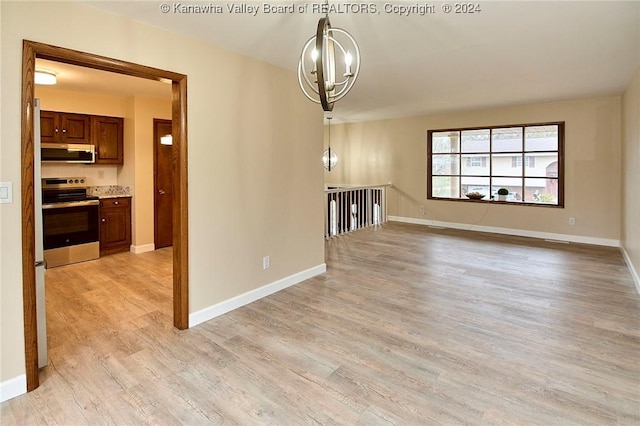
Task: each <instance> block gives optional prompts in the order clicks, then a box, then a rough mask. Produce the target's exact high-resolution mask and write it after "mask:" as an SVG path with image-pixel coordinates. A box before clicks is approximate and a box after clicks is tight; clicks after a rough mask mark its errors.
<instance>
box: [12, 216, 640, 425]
mask: <svg viewBox="0 0 640 426" xmlns="http://www.w3.org/2000/svg"><path fill="white" fill-rule="evenodd" d="M326 247H327V249H326V253H327V265H328V272H327V273H326V274H324V275H322V276H319V277H315V278H313V279H310V280H307V281H305V282H303V283H300V284H298V285H296V286H294V287H290V288H288V289H286V290H283V291H281V292H278V293H276V294H274V295H272V296H269V297H267V298H264V299H262V300H260V301H257V302H255V303H252V304H250V305H248V306H245V307H243V308H240V309H237V310H235V311H233V312H231V313H229V314H226V315H223V316H221V317H218V318H216V319H214V320H211V321H208V322H206V323H204V324H201V325H199V326H197V327H194V328H192V329H190V330H187V331H178V330H176V329H174V328H173V327H172V320H171V299H170V297H171V288H170V285H171V267H170V262H171V260H170V259H171V252H170V249H163V250H159V251H157V252H153V253H144V254H140V255H133V254H130V253H123V254H118V255H114V256H110V257H105V258H103V259H100V260H98V261H92V262H86V263H83V264H78V265H72V266H66V267H61V268H57V269H54V270H51V271H49V272H48V274H47V291H48V294H47V309H48V321H49V322H48V327H49V346H50V352H49V354H50V359H51V361H50V365H49V367H47V368H46V369H44V370H43V371H42V372H41V374H42V385H41V386H40V388H39V389H37V390H36V391H34V392H31V393H29V394H27V395H23V396H20V397H17V398H14V399H12V400H10V401H6V402H4V403H3V404H2V406H1V411H2V418H1V420H2V422H1V423H2V425H3V426H5V425H12V424H60V425H76V424H119V425H120V424H146V423H155V424H192V425H198V424H210V423H213V424H243V425H253V424H260V423H269V424H283V425H299V424H365V425H374V424H375V425H378V424H407V425H417V424H421V425H422V424H447V425H448V424H476V425H505V424H525V425H527V424H536V425H586V424H597V425H600V424H602V425H610V424H621V425H638V424H640V297H639V296H638V294H637V292H636V289H635V287H634V284H633V281H632V278H631V276H630V274H629V271H628V270H627V268H626V266H625V264H624V261H623V259H622V257H621V254H620V252H619V251H618V250H617V249H613V248H603V247H593V246H585V245H577V244H571V245H564V244H555V243H547V242H543V241H539V240H531V239H526V238H518V237H506V236H499V235H492V234H484V233H467V232H463V231H453V230H437V229H431V228H428V227H423V226H417V225H404V224H396V223H389V224H386V225H384V226H383V227H378V228H370V229H365V230H361V231H358V232H355V233H353V234H349V235H346V236H342V237H339V238H335V239H332V240H330V241H329V242H327V246H326ZM229 285H233V283H229Z"/></svg>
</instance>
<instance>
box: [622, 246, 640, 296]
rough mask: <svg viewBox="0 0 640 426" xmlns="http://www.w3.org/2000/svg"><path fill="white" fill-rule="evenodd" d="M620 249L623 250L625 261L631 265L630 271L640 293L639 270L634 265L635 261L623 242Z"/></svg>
mask: <svg viewBox="0 0 640 426" xmlns="http://www.w3.org/2000/svg"><path fill="white" fill-rule="evenodd" d="M620 251H621V252H622V256H623V257H624V261H625V262H626V263H627V266H628V267H629V272H631V277H632V278H633V282H634V284H635V285H636V290H638V294H640V277H639V276H638V271H636V268H635V267H634V266H633V262H631V258H630V257H629V253H627V250H625V248H624V246H623V245H622V244H621V245H620Z"/></svg>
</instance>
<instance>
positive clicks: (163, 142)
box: [160, 135, 173, 145]
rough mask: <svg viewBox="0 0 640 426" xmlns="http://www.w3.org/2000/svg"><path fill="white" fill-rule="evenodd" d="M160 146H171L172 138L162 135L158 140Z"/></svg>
mask: <svg viewBox="0 0 640 426" xmlns="http://www.w3.org/2000/svg"><path fill="white" fill-rule="evenodd" d="M160 144H161V145H173V136H171V135H164V136H162V137H161V138H160Z"/></svg>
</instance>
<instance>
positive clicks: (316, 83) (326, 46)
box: [298, 15, 360, 111]
mask: <svg viewBox="0 0 640 426" xmlns="http://www.w3.org/2000/svg"><path fill="white" fill-rule="evenodd" d="M339 65H342V66H344V68H343V69H344V73H343V74H342V78H337V73H338V71H337V68H338V66H339ZM359 72H360V49H359V48H358V44H357V43H356V41H355V39H354V38H353V37H352V36H351V34H349V33H348V32H346V31H345V30H342V29H340V28H331V23H330V22H329V16H328V15H327V16H325V17H324V18H320V20H319V21H318V28H317V31H316V35H314V36H313V37H311V38H310V39H309V40H308V41H307V42H306V43H305V45H304V47H303V48H302V53H301V55H300V60H299V61H298V84H299V85H300V88H301V89H302V91H303V92H304V94H305V96H306V97H307V98H309V100H311V101H312V102H315V103H317V104H321V105H322V109H323V110H324V111H332V110H333V103H334V102H336V101H339V100H340V99H342V98H343V97H344V96H345V95H346V94H347V93H348V92H349V90H351V88H352V87H353V84H354V83H355V82H356V79H357V78H358V73H359Z"/></svg>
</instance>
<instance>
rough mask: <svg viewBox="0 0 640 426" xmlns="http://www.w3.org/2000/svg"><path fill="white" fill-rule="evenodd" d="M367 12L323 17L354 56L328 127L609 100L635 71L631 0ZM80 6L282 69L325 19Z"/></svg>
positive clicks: (293, 63)
mask: <svg viewBox="0 0 640 426" xmlns="http://www.w3.org/2000/svg"><path fill="white" fill-rule="evenodd" d="M81 1H83V0H81ZM322 2H323V1H322V0H316V1H315V4H321V3H322ZM244 3H246V4H251V5H258V6H261V5H262V4H263V3H267V4H270V5H278V4H281V5H289V4H292V2H291V1H281V0H264V1H245V2H244ZM304 3H308V4H309V7H313V3H312V2H311V1H298V2H295V3H294V5H295V6H298V5H301V4H304ZM330 3H331V4H332V5H334V6H339V5H348V4H358V3H360V2H355V1H354V2H334V1H330ZM368 3H375V7H376V9H377V11H378V12H379V13H359V14H356V13H337V12H336V13H332V14H330V15H329V16H330V19H331V23H332V25H333V26H334V27H338V28H343V29H345V30H347V31H349V32H350V33H351V34H352V35H353V36H354V38H355V39H356V40H357V41H358V44H359V46H360V50H361V53H362V68H361V72H360V76H359V78H358V81H357V82H356V85H355V86H354V88H353V89H352V90H351V92H350V93H349V94H348V95H347V96H346V97H345V98H344V99H343V100H341V101H339V102H338V103H336V106H335V110H334V111H335V112H334V114H333V116H334V117H335V119H336V120H335V121H338V122H340V121H360V120H371V119H383V118H393V117H401V116H413V115H422V114H429V113H438V112H445V111H451V110H463V109H473V108H481V107H490V106H501V105H515V104H524V103H532V102H547V101H559V100H567V99H579V98H587V97H593V96H602V95H619V94H621V93H622V92H623V90H624V88H625V87H626V85H627V84H628V82H629V81H630V80H631V77H632V76H633V73H634V72H635V71H636V70H637V69H638V67H639V66H640V2H639V1H601V2H597V1H486V0H484V1H482V2H478V4H479V5H480V8H481V11H480V12H479V13H474V14H455V13H449V14H446V13H444V12H443V11H442V6H443V4H445V3H443V2H432V3H430V4H432V5H433V6H434V9H435V13H433V14H427V15H424V16H419V15H412V16H399V15H396V14H393V13H386V12H385V10H384V5H385V4H390V5H393V6H398V5H413V4H420V5H422V4H427V3H424V2H409V1H399V0H395V1H394V0H390V1H388V2H368ZM87 4H89V5H91V6H93V7H97V8H100V9H103V10H106V11H110V12H112V13H115V14H118V15H122V16H126V17H129V18H131V19H134V20H137V21H141V22H145V23H148V24H150V25H153V26H156V27H161V28H164V29H167V30H169V31H173V32H178V33H182V34H187V35H190V36H193V37H197V38H199V39H202V40H205V41H208V42H210V43H212V44H215V45H218V46H221V47H223V48H226V49H229V50H233V51H237V52H239V53H241V54H244V55H247V56H251V57H255V58H257V59H260V60H263V61H266V62H269V63H272V64H275V65H277V66H280V67H283V68H287V69H291V70H295V69H296V67H297V62H298V56H299V54H300V50H301V48H302V45H303V44H304V42H305V41H306V40H307V39H308V38H309V37H310V36H312V35H313V34H314V32H315V27H316V25H317V21H318V19H319V18H320V17H321V16H323V15H322V14H318V13H316V14H313V13H293V14H291V13H284V14H273V13H271V14H266V13H264V12H263V10H260V11H259V12H258V13H257V15H256V16H252V15H250V14H240V13H229V12H228V10H227V9H226V7H227V5H228V4H231V5H240V4H242V2H240V1H238V2H232V1H225V2H217V1H215V0H214V1H211V2H197V1H185V2H182V4H189V5H193V4H201V5H206V4H214V5H220V6H222V7H223V10H224V11H223V13H221V14H179V13H174V12H173V10H172V11H170V12H169V13H161V11H160V5H161V4H162V2H161V1H139V2H130V1H129V2H127V1H99V2H95V1H91V2H87ZM166 4H168V5H170V6H171V7H173V5H174V4H180V2H175V1H166ZM447 4H450V5H452V4H453V2H447ZM177 54H179V53H177ZM154 84H157V83H154ZM318 108H320V107H319V106H318Z"/></svg>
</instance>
